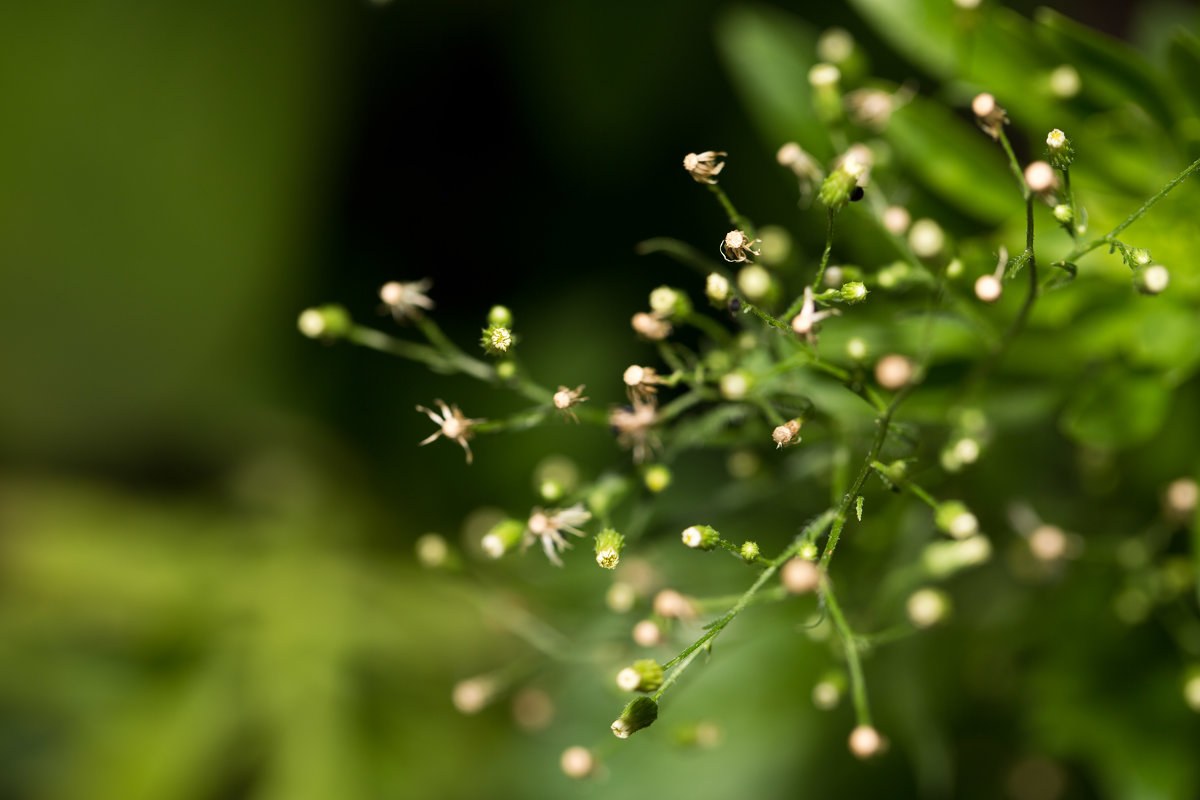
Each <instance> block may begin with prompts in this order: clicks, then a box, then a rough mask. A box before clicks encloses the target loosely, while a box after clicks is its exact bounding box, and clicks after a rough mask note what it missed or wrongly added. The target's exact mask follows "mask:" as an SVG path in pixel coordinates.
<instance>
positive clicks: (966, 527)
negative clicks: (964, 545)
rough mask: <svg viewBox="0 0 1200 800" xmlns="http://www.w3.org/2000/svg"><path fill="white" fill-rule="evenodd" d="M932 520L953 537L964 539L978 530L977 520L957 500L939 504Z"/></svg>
mask: <svg viewBox="0 0 1200 800" xmlns="http://www.w3.org/2000/svg"><path fill="white" fill-rule="evenodd" d="M934 521H935V522H936V523H937V526H938V527H939V528H941V529H942V530H943V531H945V532H946V533H948V534H950V535H951V536H953V537H954V538H955V539H965V538H967V537H968V536H971V535H973V534H975V533H978V532H979V520H977V519H976V518H975V515H974V514H972V513H971V511H970V510H969V509H968V508H967V507H966V506H965V505H963V504H962V503H960V502H958V501H957V500H950V501H948V502H945V503H942V504H941V505H939V506H938V508H937V511H936V512H935V513H934Z"/></svg>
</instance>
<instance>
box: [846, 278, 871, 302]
mask: <svg viewBox="0 0 1200 800" xmlns="http://www.w3.org/2000/svg"><path fill="white" fill-rule="evenodd" d="M840 294H841V295H842V299H843V300H845V301H846V302H847V303H861V302H862V301H863V300H866V299H867V294H868V292H867V287H866V285H865V284H864V283H863V282H862V281H851V282H850V283H846V284H843V285H842V289H841V292H840Z"/></svg>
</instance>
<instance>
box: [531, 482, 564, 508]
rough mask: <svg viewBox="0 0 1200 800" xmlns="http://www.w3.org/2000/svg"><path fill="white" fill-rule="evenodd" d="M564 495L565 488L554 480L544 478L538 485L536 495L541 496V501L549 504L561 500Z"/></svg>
mask: <svg viewBox="0 0 1200 800" xmlns="http://www.w3.org/2000/svg"><path fill="white" fill-rule="evenodd" d="M566 493H567V490H566V487H564V486H563V485H562V483H561V482H560V481H557V480H555V479H554V478H546V479H545V480H543V481H542V482H541V483H539V484H538V494H540V495H541V496H542V499H543V500H545V501H547V502H550V503H553V502H555V501H557V500H561V499H562V498H563V495H565V494H566Z"/></svg>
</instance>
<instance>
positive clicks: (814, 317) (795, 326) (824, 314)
mask: <svg viewBox="0 0 1200 800" xmlns="http://www.w3.org/2000/svg"><path fill="white" fill-rule="evenodd" d="M837 313H838V310H837V309H836V308H830V309H826V310H824V311H817V304H816V301H815V300H814V299H813V290H812V287H811V286H805V287H804V303H803V305H801V306H800V313H799V314H797V315H796V316H794V317H792V330H794V331H795V332H796V333H797V335H799V336H803V337H804V338H805V339H807V340H808V343H809V344H810V345H812V344H816V343H817V335H816V334H815V333H814V332H813V328H815V327H816V324H817V323H818V322H820V321H821V320H823V319H827V318H829V317H832V316H835V315H836V314H837Z"/></svg>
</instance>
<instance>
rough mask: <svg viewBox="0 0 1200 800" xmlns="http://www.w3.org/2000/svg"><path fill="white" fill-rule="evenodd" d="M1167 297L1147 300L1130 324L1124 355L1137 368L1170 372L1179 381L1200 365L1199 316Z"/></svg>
mask: <svg viewBox="0 0 1200 800" xmlns="http://www.w3.org/2000/svg"><path fill="white" fill-rule="evenodd" d="M1158 300H1164V301H1165V298H1145V302H1144V303H1140V304H1139V306H1138V308H1139V311H1138V313H1136V314H1135V315H1133V319H1131V321H1130V327H1129V336H1128V337H1127V338H1126V340H1125V342H1124V345H1125V347H1124V350H1125V353H1126V354H1127V355H1128V356H1129V359H1130V361H1131V362H1132V363H1133V364H1134V365H1137V366H1145V367H1149V368H1151V369H1160V370H1163V371H1164V372H1166V371H1168V370H1170V371H1171V377H1172V379H1173V380H1172V382H1178V381H1179V380H1180V379H1181V378H1186V377H1187V376H1188V375H1190V374H1191V373H1192V372H1194V371H1195V369H1196V365H1197V364H1200V316H1197V315H1196V312H1195V310H1194V309H1188V308H1183V307H1180V306H1178V305H1174V304H1172V303H1170V302H1169V301H1166V302H1158Z"/></svg>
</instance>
